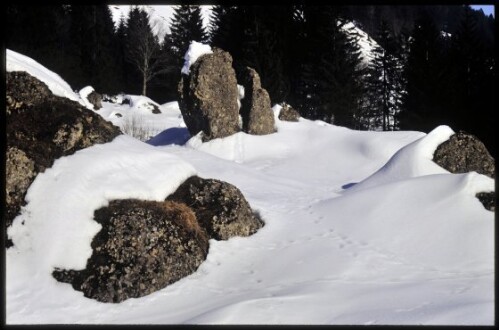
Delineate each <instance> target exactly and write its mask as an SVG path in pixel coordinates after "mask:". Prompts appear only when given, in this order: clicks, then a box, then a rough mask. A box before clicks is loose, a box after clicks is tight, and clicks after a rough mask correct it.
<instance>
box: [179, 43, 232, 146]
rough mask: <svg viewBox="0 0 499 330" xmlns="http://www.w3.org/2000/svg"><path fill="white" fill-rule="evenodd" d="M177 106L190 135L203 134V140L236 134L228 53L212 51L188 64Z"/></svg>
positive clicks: (182, 79) (180, 84) (180, 86)
mask: <svg viewBox="0 0 499 330" xmlns="http://www.w3.org/2000/svg"><path fill="white" fill-rule="evenodd" d="M178 92H179V106H180V111H181V112H182V116H183V117H184V121H185V124H186V126H187V128H188V129H189V133H190V134H191V136H194V135H196V134H198V133H199V132H201V131H202V132H203V133H204V134H203V141H209V140H212V139H216V138H222V137H226V136H229V135H232V134H234V133H236V132H238V131H239V127H238V118H239V109H238V105H237V99H238V89H237V80H236V73H235V71H234V69H233V68H232V57H231V56H230V54H229V53H227V52H225V51H223V50H221V49H217V48H215V49H214V50H213V53H212V54H205V55H203V56H201V57H200V58H199V59H197V61H196V62H195V63H194V64H193V65H191V67H190V73H189V75H185V74H183V75H182V77H181V80H180V83H179V87H178Z"/></svg>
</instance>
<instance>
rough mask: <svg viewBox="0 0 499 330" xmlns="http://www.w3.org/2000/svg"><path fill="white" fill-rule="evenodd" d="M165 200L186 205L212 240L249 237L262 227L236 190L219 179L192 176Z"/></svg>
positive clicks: (239, 192) (257, 217) (261, 222)
mask: <svg viewBox="0 0 499 330" xmlns="http://www.w3.org/2000/svg"><path fill="white" fill-rule="evenodd" d="M167 200H171V201H177V202H182V203H185V204H187V205H189V207H190V208H191V209H192V210H193V211H194V212H195V213H196V218H197V219H198V222H199V224H200V226H201V227H203V228H204V229H205V230H206V232H207V233H208V235H209V237H210V238H214V239H216V240H227V239H229V238H231V237H233V236H249V235H252V234H254V233H255V232H256V231H257V230H258V229H260V228H261V227H263V224H264V223H263V221H262V220H261V219H260V218H259V216H258V215H257V214H255V213H254V212H253V211H252V210H251V207H250V205H249V204H248V202H247V201H246V199H245V198H244V196H243V194H242V193H241V191H240V190H239V189H237V188H236V187H235V186H233V185H231V184H229V183H227V182H223V181H219V180H214V179H202V178H200V177H198V176H192V177H190V178H189V179H187V180H186V181H185V182H184V183H182V184H181V185H180V186H179V187H178V189H177V190H176V191H175V192H174V193H173V194H172V195H170V196H168V197H167Z"/></svg>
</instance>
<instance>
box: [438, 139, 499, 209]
mask: <svg viewBox="0 0 499 330" xmlns="http://www.w3.org/2000/svg"><path fill="white" fill-rule="evenodd" d="M433 161H434V162H435V163H437V164H438V165H439V166H441V167H443V168H445V169H446V170H447V171H449V172H451V173H466V172H471V171H475V172H477V173H480V174H484V175H487V176H489V177H491V178H493V179H494V178H495V175H496V171H495V161H494V158H492V156H491V155H490V153H489V152H488V150H487V148H486V147H485V145H484V144H483V143H482V142H481V141H480V140H479V139H478V138H477V137H476V136H474V135H471V134H468V133H466V132H463V131H460V132H458V133H456V134H453V135H452V136H451V137H450V138H449V139H448V140H447V141H445V142H443V143H442V144H440V145H439V146H438V147H437V149H436V150H435V153H434V154H433ZM476 197H477V198H478V200H479V201H480V202H481V203H482V204H483V206H484V207H485V208H486V209H487V210H489V211H492V212H494V211H495V200H496V193H495V191H492V192H480V193H478V194H476Z"/></svg>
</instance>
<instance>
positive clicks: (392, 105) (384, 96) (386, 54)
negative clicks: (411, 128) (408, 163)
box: [366, 20, 402, 131]
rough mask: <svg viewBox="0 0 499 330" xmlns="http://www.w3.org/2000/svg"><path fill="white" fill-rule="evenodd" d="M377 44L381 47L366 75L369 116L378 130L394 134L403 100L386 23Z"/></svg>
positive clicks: (375, 49) (393, 46)
mask: <svg viewBox="0 0 499 330" xmlns="http://www.w3.org/2000/svg"><path fill="white" fill-rule="evenodd" d="M377 40H378V42H379V44H378V45H377V46H376V47H375V48H374V49H373V53H374V58H373V60H372V61H371V62H370V64H369V67H368V72H367V75H368V77H367V91H366V92H367V95H368V108H369V115H370V116H371V118H372V119H374V125H375V126H377V127H381V128H382V130H384V131H387V130H394V129H396V128H397V127H396V126H397V125H396V123H395V117H396V115H397V113H398V112H399V110H400V103H401V97H402V81H401V79H400V76H401V72H400V71H401V66H400V64H399V60H398V59H397V58H396V57H395V52H396V49H397V46H396V43H395V40H394V39H393V37H392V35H391V33H390V30H389V27H388V24H387V22H386V21H385V20H382V21H381V23H380V25H379V27H378V32H377ZM380 44H381V45H383V47H382V46H381V45H380Z"/></svg>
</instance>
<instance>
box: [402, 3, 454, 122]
mask: <svg viewBox="0 0 499 330" xmlns="http://www.w3.org/2000/svg"><path fill="white" fill-rule="evenodd" d="M444 55H445V54H444V53H443V44H442V36H441V33H440V31H439V30H438V29H437V27H436V26H435V24H434V22H433V20H432V19H431V17H430V16H429V15H428V14H427V13H421V15H420V17H419V18H418V20H417V21H416V23H415V26H414V30H413V34H412V40H411V44H410V50H409V56H408V58H407V64H406V67H405V70H404V74H405V79H407V94H406V95H405V96H404V99H403V111H402V112H401V113H400V116H399V119H400V128H401V129H404V130H420V131H423V132H429V131H430V130H432V129H433V128H435V126H437V125H439V124H445V123H446V120H445V117H447V115H446V114H445V110H446V108H447V107H446V104H445V101H444V100H443V98H442V95H443V94H444V93H445V89H446V88H447V87H446V82H447V80H446V75H445V56H444Z"/></svg>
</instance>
